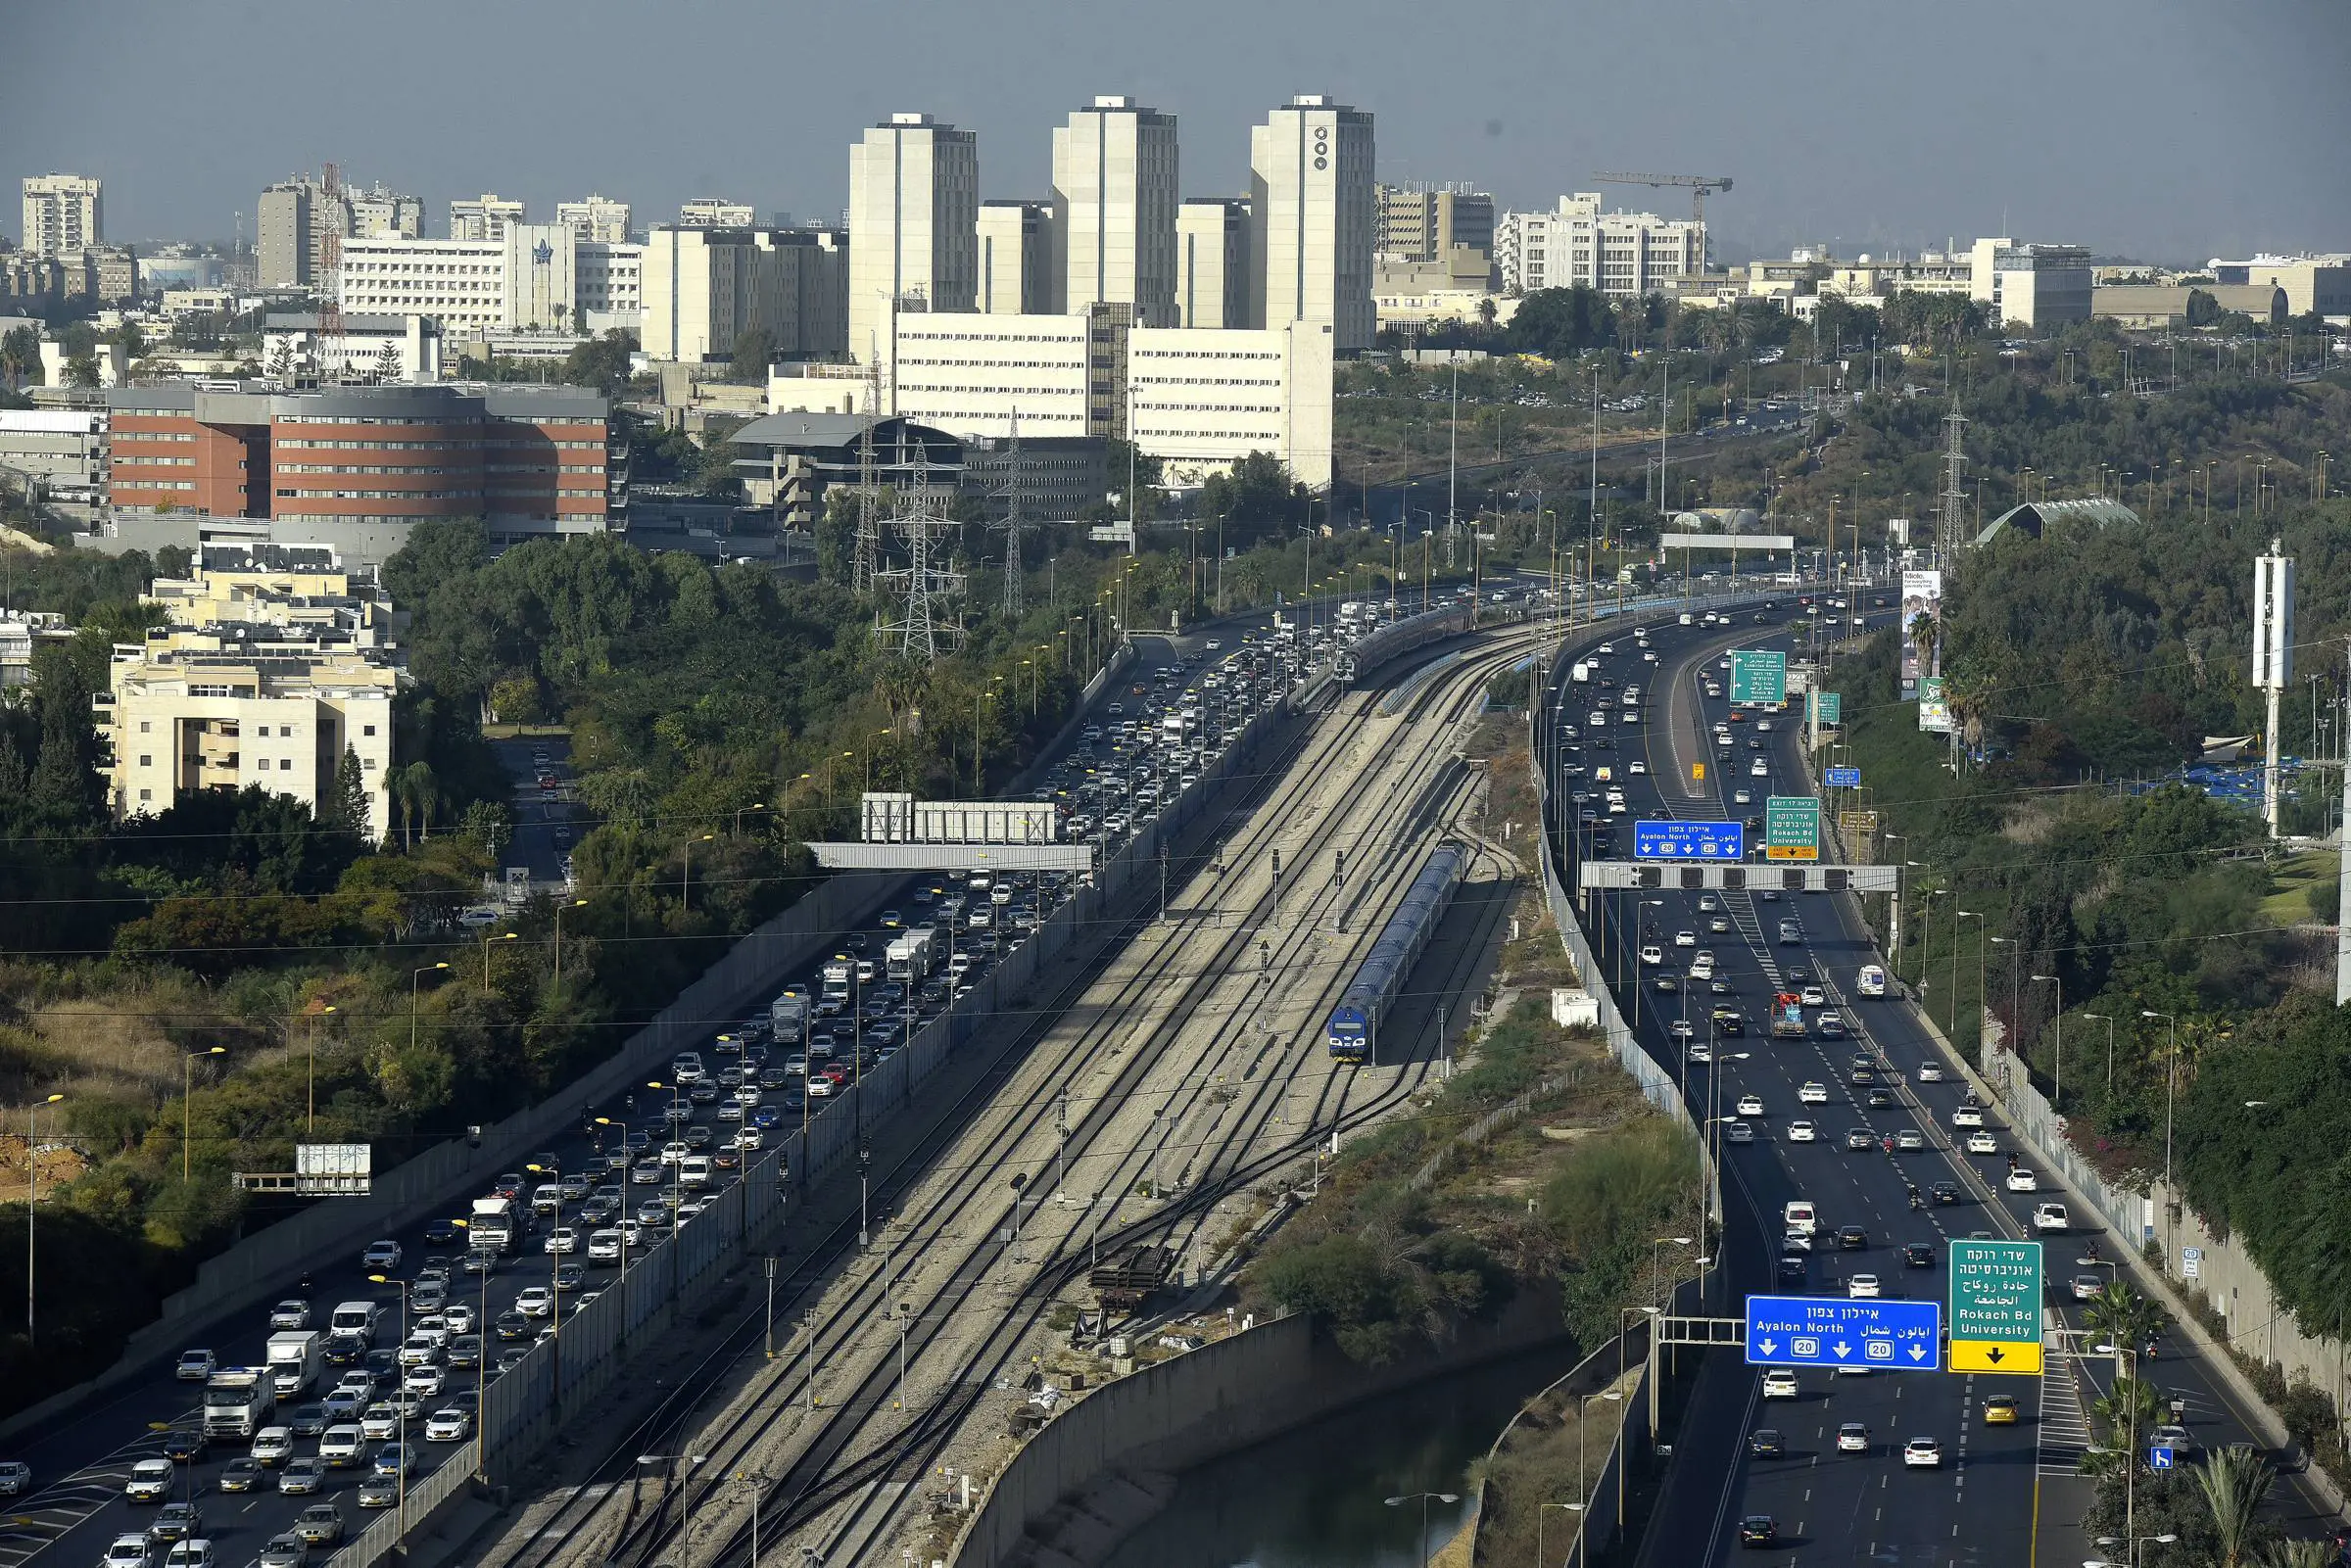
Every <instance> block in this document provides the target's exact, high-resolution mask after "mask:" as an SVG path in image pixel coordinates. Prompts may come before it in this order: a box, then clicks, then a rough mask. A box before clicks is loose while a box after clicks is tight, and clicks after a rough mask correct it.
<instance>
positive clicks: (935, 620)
mask: <svg viewBox="0 0 2351 1568" xmlns="http://www.w3.org/2000/svg"><path fill="white" fill-rule="evenodd" d="M889 526H890V527H891V529H892V530H894V531H895V532H896V534H897V535H898V537H899V538H900V539H902V540H904V541H905V542H906V564H905V566H904V567H902V568H894V569H892V570H889V571H877V572H876V573H874V582H875V585H876V586H877V587H878V588H879V589H881V590H882V591H883V592H886V593H888V594H890V595H892V596H893V597H895V598H896V599H898V600H899V602H900V604H901V605H902V613H901V615H900V617H899V619H897V620H895V621H892V622H889V623H888V624H886V625H885V626H884V627H883V628H882V631H883V635H884V636H885V637H886V638H895V639H896V641H897V645H898V651H899V653H901V654H902V655H904V656H905V657H907V658H909V659H919V660H921V661H922V662H923V663H925V664H935V663H936V662H937V661H938V658H939V655H941V654H943V653H952V652H954V651H955V647H956V644H957V643H958V642H960V641H961V640H962V636H963V632H962V628H961V627H960V626H958V625H956V624H955V623H954V622H953V621H952V620H949V619H946V618H944V617H942V616H941V615H940V613H939V605H938V601H939V600H940V599H942V598H949V597H952V596H954V595H956V594H961V593H962V592H963V574H962V573H960V572H957V571H954V570H952V569H949V568H946V567H942V566H938V565H935V564H934V562H935V561H938V560H943V559H944V558H945V556H946V541H947V539H948V536H949V535H951V534H952V533H953V532H954V530H955V520H954V519H953V518H951V517H949V516H948V515H947V507H946V501H945V499H944V497H943V496H942V494H941V493H940V492H939V491H938V490H937V489H936V488H935V487H934V486H933V485H932V483H931V456H930V451H929V449H928V448H926V447H924V446H923V445H922V444H921V443H919V442H918V443H917V444H916V445H915V449H914V462H913V465H912V475H911V478H910V479H909V481H908V483H906V484H905V485H903V486H901V487H899V489H898V492H897V505H896V507H895V508H894V510H893V511H892V513H891V516H890V519H889Z"/></svg>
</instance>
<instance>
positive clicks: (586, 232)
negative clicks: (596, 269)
mask: <svg viewBox="0 0 2351 1568" xmlns="http://www.w3.org/2000/svg"><path fill="white" fill-rule="evenodd" d="M555 221H556V222H558V223H568V224H569V225H571V231H572V232H573V233H574V234H577V235H578V236H579V237H580V238H581V239H584V240H597V241H600V242H601V243H603V244H605V245H626V244H628V243H629V204H628V203H626V202H616V201H614V200H612V198H611V197H609V196H591V197H589V198H588V199H587V200H586V201H584V202H557V203H556V204H555Z"/></svg>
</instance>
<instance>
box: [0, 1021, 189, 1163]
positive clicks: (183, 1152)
mask: <svg viewBox="0 0 2351 1568" xmlns="http://www.w3.org/2000/svg"><path fill="white" fill-rule="evenodd" d="M226 1055H228V1047H227V1046H225V1045H213V1046H207V1047H206V1048H205V1049H203V1050H201V1051H186V1052H182V1053H181V1055H180V1063H179V1184H180V1185H181V1186H183V1187H185V1186H188V1185H190V1184H191V1183H192V1182H193V1181H194V1180H195V1175H194V1172H193V1169H192V1168H191V1166H190V1164H189V1156H188V1151H189V1149H190V1148H191V1147H193V1146H194V1143H195V1138H196V1110H195V1101H196V1059H197V1058H198V1057H200V1056H226ZM26 1158H27V1159H29V1158H30V1156H29V1154H28V1155H27V1156H26Z"/></svg>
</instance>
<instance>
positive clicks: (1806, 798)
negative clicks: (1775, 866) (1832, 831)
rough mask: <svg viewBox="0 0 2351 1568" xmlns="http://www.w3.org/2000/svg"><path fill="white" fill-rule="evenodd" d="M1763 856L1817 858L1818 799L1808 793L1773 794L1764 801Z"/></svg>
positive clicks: (1767, 858) (1791, 858)
mask: <svg viewBox="0 0 2351 1568" xmlns="http://www.w3.org/2000/svg"><path fill="white" fill-rule="evenodd" d="M1763 858H1764V859H1765V860H1818V859H1819V858H1820V802H1819V801H1818V800H1817V799H1815V798H1814V797H1813V796H1811V795H1773V796H1771V797H1769V798H1768V799H1766V800H1765V801H1764V803H1763Z"/></svg>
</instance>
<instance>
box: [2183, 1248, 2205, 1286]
mask: <svg viewBox="0 0 2351 1568" xmlns="http://www.w3.org/2000/svg"><path fill="white" fill-rule="evenodd" d="M2180 1273H2181V1276H2182V1277H2183V1278H2184V1279H2199V1278H2201V1277H2202V1276H2203V1273H2204V1249H2203V1248H2201V1247H2183V1248H2181V1249H2180Z"/></svg>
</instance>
